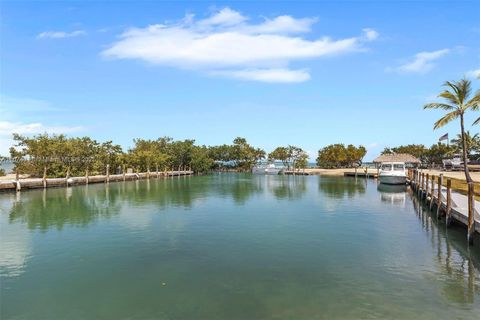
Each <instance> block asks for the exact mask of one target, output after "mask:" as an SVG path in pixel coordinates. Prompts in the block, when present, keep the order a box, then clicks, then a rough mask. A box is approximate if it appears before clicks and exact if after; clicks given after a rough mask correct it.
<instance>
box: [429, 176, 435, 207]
mask: <svg viewBox="0 0 480 320" xmlns="http://www.w3.org/2000/svg"><path fill="white" fill-rule="evenodd" d="M434 194H435V176H434V175H432V180H431V186H430V210H432V208H433V196H434Z"/></svg>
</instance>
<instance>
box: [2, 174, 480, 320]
mask: <svg viewBox="0 0 480 320" xmlns="http://www.w3.org/2000/svg"><path fill="white" fill-rule="evenodd" d="M0 210H1V212H0V240H1V242H0V280H1V283H0V285H1V286H0V294H1V295H0V318H1V319H433V318H435V319H477V318H478V317H479V314H480V271H479V270H480V249H479V248H480V240H479V239H478V238H477V239H475V240H476V242H477V245H476V246H474V247H468V246H467V245H466V232H465V230H464V228H462V227H459V226H453V227H451V228H449V229H448V230H447V229H446V228H445V227H444V225H443V223H442V221H441V222H440V223H437V221H436V219H434V218H432V217H433V216H431V215H430V213H429V212H428V210H426V209H425V208H423V207H422V206H419V204H418V203H417V201H416V200H415V198H412V196H411V195H410V193H409V190H408V189H407V188H405V187H393V188H392V187H389V188H385V187H381V186H380V187H379V186H377V184H376V182H375V181H373V180H363V179H358V180H355V179H354V178H335V177H331V178H330V177H318V176H303V177H302V176H300V177H298V176H297V177H293V176H252V175H248V174H245V175H242V174H215V175H209V176H200V177H182V178H173V179H168V180H157V179H151V180H149V181H147V180H143V181H133V182H125V183H123V182H120V183H111V184H110V185H108V186H107V185H103V184H97V185H89V186H78V187H72V188H68V189H64V188H62V189H47V190H32V191H23V192H21V193H19V194H13V193H5V194H0Z"/></svg>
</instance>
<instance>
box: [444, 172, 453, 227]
mask: <svg viewBox="0 0 480 320" xmlns="http://www.w3.org/2000/svg"><path fill="white" fill-rule="evenodd" d="M451 210H452V180H450V179H447V204H446V209H445V225H446V226H447V227H448V226H450V223H451V222H452V215H451Z"/></svg>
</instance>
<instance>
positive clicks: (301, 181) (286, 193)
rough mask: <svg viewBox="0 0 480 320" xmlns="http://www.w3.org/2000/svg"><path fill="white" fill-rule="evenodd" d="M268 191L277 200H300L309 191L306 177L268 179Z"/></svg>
mask: <svg viewBox="0 0 480 320" xmlns="http://www.w3.org/2000/svg"><path fill="white" fill-rule="evenodd" d="M267 181H268V182H269V183H268V189H269V191H270V192H271V193H272V194H273V195H274V196H275V198H277V199H279V200H280V199H299V198H301V197H302V195H303V194H305V192H306V191H307V185H306V178H305V177H304V176H281V177H278V178H276V179H268V180H267Z"/></svg>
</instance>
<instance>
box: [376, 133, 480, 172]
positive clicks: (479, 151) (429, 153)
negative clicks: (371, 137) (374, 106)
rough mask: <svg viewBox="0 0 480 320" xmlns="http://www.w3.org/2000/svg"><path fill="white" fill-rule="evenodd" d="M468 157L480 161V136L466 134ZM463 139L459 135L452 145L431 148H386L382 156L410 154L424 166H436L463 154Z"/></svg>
mask: <svg viewBox="0 0 480 320" xmlns="http://www.w3.org/2000/svg"><path fill="white" fill-rule="evenodd" d="M465 139H466V147H467V152H466V153H467V157H468V159H470V160H480V135H479V134H478V133H477V134H474V135H471V134H470V132H469V131H466V132H465ZM462 145H463V142H462V138H461V135H460V134H459V135H458V136H457V137H456V138H454V139H452V140H450V144H445V143H440V142H439V143H435V144H433V145H431V146H430V147H426V146H425V145H423V144H409V145H401V146H398V147H393V148H389V147H386V148H385V149H384V150H383V151H382V154H391V153H409V154H411V155H413V156H415V157H416V158H418V159H419V160H420V161H421V162H422V163H423V164H427V165H435V164H442V160H443V159H445V158H450V157H452V156H453V155H455V154H461V153H462Z"/></svg>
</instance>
